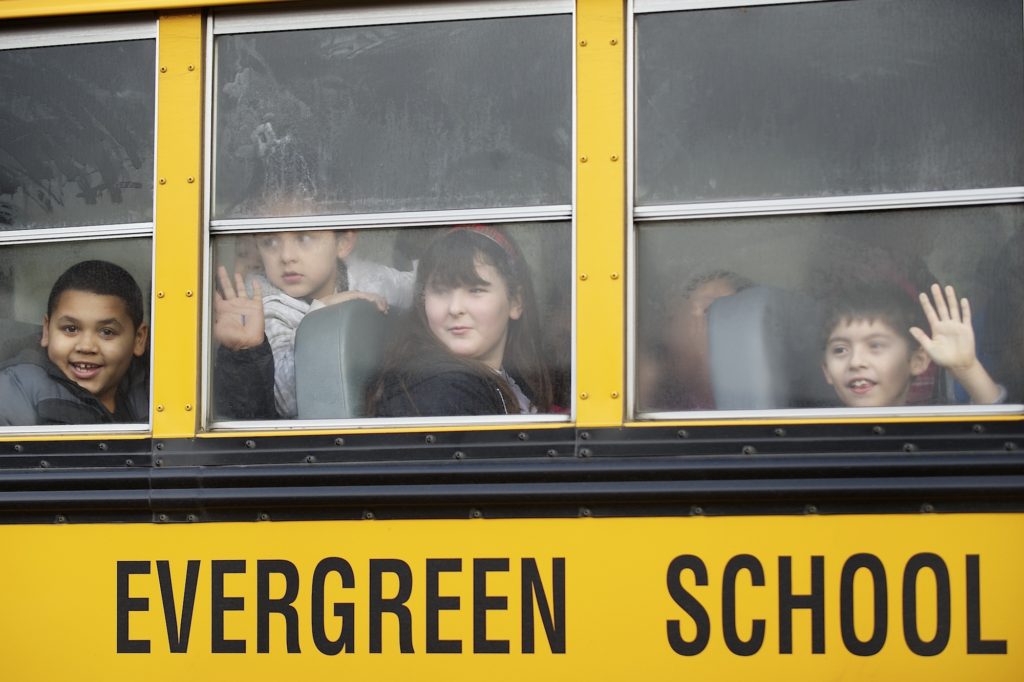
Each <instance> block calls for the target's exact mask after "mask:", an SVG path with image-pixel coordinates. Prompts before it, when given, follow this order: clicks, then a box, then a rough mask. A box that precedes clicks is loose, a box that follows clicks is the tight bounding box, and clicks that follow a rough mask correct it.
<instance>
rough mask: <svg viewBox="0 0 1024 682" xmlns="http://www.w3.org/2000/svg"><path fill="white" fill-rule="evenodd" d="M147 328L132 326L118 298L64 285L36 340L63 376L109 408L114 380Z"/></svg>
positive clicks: (138, 349) (142, 345)
mask: <svg viewBox="0 0 1024 682" xmlns="http://www.w3.org/2000/svg"><path fill="white" fill-rule="evenodd" d="M147 331H148V330H147V327H146V325H144V324H143V325H140V326H139V328H138V329H136V328H135V325H134V324H133V323H132V320H131V317H130V316H129V315H128V310H127V308H126V306H125V302H124V300H123V299H121V298H120V297H118V296H105V295H101V294H94V293H92V292H89V291H80V290H77V289H68V290H66V291H64V292H63V293H62V294H61V295H60V298H59V299H58V300H57V305H56V306H55V307H54V309H53V312H52V313H51V314H50V315H49V316H48V317H44V318H43V337H42V340H41V341H40V345H42V346H43V348H45V349H46V354H47V355H48V356H49V358H50V361H51V362H52V363H53V364H55V365H56V366H57V367H58V368H59V369H60V371H61V372H63V373H64V376H66V377H67V378H68V379H70V380H71V381H74V382H75V383H76V384H78V385H79V386H81V387H82V388H84V389H85V390H87V391H89V393H91V394H93V395H94V396H96V398H97V399H99V401H100V402H101V403H103V405H104V407H106V408H107V409H108V410H109V411H110V412H113V411H114V407H115V397H116V395H117V386H118V384H120V383H121V380H122V379H123V378H124V375H125V374H127V372H128V368H129V367H130V366H131V362H132V358H133V357H138V356H141V355H142V354H143V353H144V352H145V350H146V334H147Z"/></svg>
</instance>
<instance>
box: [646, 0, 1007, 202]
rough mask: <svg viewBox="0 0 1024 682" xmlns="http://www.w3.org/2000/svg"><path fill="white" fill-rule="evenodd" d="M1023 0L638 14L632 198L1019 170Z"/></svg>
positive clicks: (817, 188)
mask: <svg viewBox="0 0 1024 682" xmlns="http://www.w3.org/2000/svg"><path fill="white" fill-rule="evenodd" d="M1022 26H1024V20H1022V16H1021V3H1020V2H1019V1H1016V0H975V1H972V2H963V0H858V1H855V2H821V3H818V2H808V3H796V4H790V5H764V6H755V7H743V8H726V9H711V10H699V11H685V12H665V13H654V14H648V15H640V16H638V17H637V19H636V65H637V66H636V130H637V139H636V145H637V151H636V158H637V174H636V201H637V203H638V204H639V205H653V204H671V203H682V202H690V201H719V200H742V199H764V198H774V197H815V196H835V195H849V194H867V193H883V192H911V191H926V190H946V189H970V188H980V187H1011V186H1019V185H1022V184H1024V142H1022V137H1021V135H1020V124H1021V121H1022V120H1024V48H1022V37H1024V36H1022Z"/></svg>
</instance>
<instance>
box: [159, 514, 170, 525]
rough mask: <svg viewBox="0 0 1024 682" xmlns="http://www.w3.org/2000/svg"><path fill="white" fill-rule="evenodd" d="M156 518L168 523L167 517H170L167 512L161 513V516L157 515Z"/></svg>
mask: <svg viewBox="0 0 1024 682" xmlns="http://www.w3.org/2000/svg"><path fill="white" fill-rule="evenodd" d="M156 518H157V520H158V521H159V522H160V523H166V522H167V518H168V517H167V514H160V515H159V516H157V517H156Z"/></svg>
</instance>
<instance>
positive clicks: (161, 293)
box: [156, 291, 164, 298]
mask: <svg viewBox="0 0 1024 682" xmlns="http://www.w3.org/2000/svg"><path fill="white" fill-rule="evenodd" d="M156 297H157V298H163V297H164V292H162V291H158V292H156Z"/></svg>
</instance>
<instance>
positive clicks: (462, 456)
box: [452, 450, 466, 459]
mask: <svg viewBox="0 0 1024 682" xmlns="http://www.w3.org/2000/svg"><path fill="white" fill-rule="evenodd" d="M452 457H454V458H455V459H465V457H466V453H465V452H463V451H462V450H456V451H455V454H454V455H452Z"/></svg>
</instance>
